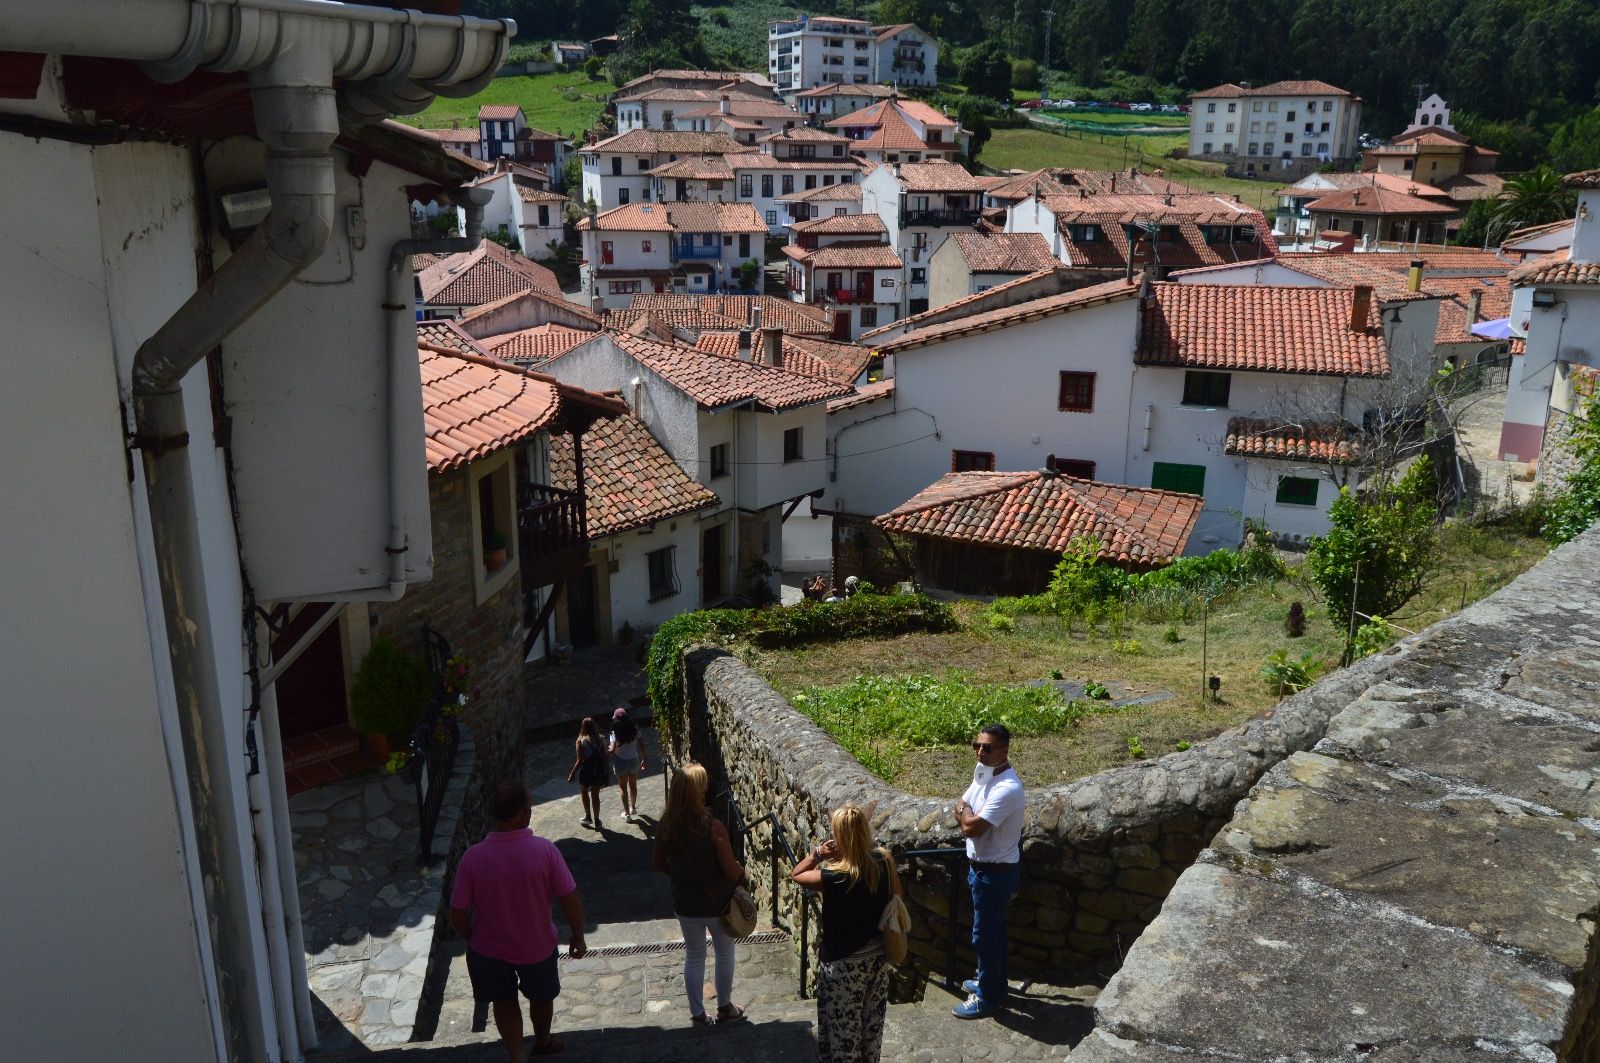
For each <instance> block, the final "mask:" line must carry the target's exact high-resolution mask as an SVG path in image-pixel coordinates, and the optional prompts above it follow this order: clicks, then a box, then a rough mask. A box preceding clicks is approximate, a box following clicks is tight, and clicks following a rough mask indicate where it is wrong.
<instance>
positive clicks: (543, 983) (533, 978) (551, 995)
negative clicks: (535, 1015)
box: [467, 945, 561, 1004]
mask: <svg viewBox="0 0 1600 1063" xmlns="http://www.w3.org/2000/svg"><path fill="white" fill-rule="evenodd" d="M560 951H561V947H560V946H559V945H558V946H557V947H556V948H555V949H554V950H552V951H551V953H550V955H549V956H548V957H547V958H545V959H543V960H540V961H539V962H538V963H511V962H509V961H507V960H497V959H495V958H494V957H493V956H484V955H482V954H481V953H477V952H473V951H472V950H471V949H468V950H467V976H468V977H469V978H471V979H472V999H473V1000H476V1001H478V1002H480V1003H484V1004H493V1003H494V1002H495V1001H497V1000H515V999H516V997H517V989H518V988H519V987H520V988H521V990H522V995H523V996H525V997H527V998H528V999H529V1000H531V1001H533V1002H535V1003H542V1002H544V1001H547V1000H554V999H555V998H556V997H558V996H560V995H561V976H560V975H559V974H557V973H556V955H557V954H558V953H559V952H560Z"/></svg>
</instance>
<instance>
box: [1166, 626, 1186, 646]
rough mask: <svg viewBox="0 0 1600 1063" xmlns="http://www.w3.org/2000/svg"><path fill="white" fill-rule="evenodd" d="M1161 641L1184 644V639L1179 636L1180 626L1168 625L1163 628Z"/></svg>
mask: <svg viewBox="0 0 1600 1063" xmlns="http://www.w3.org/2000/svg"><path fill="white" fill-rule="evenodd" d="M1161 641H1162V642H1172V643H1177V642H1182V641H1183V638H1182V636H1180V635H1179V634H1178V625H1177V624H1168V625H1167V626H1166V627H1165V628H1162V630H1161Z"/></svg>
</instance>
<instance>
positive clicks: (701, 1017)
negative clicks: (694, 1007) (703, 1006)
mask: <svg viewBox="0 0 1600 1063" xmlns="http://www.w3.org/2000/svg"><path fill="white" fill-rule="evenodd" d="M689 1022H690V1023H691V1024H693V1025H695V1026H710V1025H711V1016H709V1015H707V1014H706V1013H705V1012H703V1011H702V1012H701V1013H700V1014H698V1015H691V1016H689Z"/></svg>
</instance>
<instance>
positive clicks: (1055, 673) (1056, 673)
mask: <svg viewBox="0 0 1600 1063" xmlns="http://www.w3.org/2000/svg"><path fill="white" fill-rule="evenodd" d="M1050 678H1051V679H1054V680H1055V681H1056V682H1058V683H1059V682H1060V681H1061V680H1063V679H1065V678H1067V674H1066V673H1065V672H1063V671H1062V670H1061V669H1059V668H1052V669H1050Z"/></svg>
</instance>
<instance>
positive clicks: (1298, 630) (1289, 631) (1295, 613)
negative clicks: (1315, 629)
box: [1283, 602, 1306, 639]
mask: <svg viewBox="0 0 1600 1063" xmlns="http://www.w3.org/2000/svg"><path fill="white" fill-rule="evenodd" d="M1283 630H1284V634H1286V635H1288V636H1289V637H1290V638H1292V639H1297V638H1301V637H1302V636H1304V635H1305V633H1306V607H1305V605H1304V604H1303V603H1301V602H1290V603H1289V615H1288V616H1286V617H1284V619H1283Z"/></svg>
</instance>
